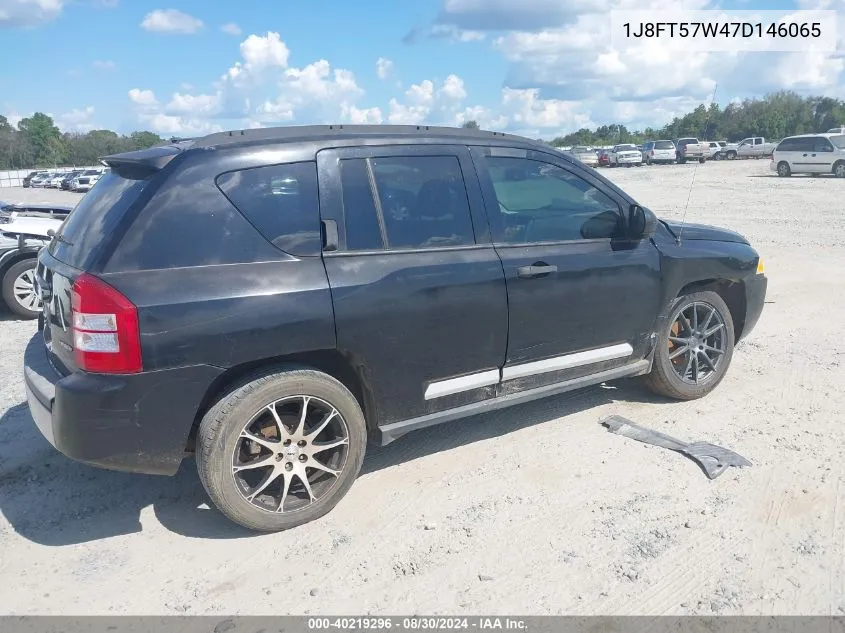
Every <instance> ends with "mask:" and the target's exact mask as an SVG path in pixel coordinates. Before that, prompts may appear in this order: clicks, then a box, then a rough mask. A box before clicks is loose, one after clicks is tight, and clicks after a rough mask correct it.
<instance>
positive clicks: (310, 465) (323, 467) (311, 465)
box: [307, 459, 340, 477]
mask: <svg viewBox="0 0 845 633" xmlns="http://www.w3.org/2000/svg"><path fill="white" fill-rule="evenodd" d="M307 466H308V468H316V469H317V470H322V471H323V472H324V473H329V474H330V475H333V476H335V477H339V476H340V471H339V470H334V469H333V468H329V467H328V466H326V465H325V464H322V463H320V462H318V461H317V460H316V459H312V460H311V461H309V462H308V464H307Z"/></svg>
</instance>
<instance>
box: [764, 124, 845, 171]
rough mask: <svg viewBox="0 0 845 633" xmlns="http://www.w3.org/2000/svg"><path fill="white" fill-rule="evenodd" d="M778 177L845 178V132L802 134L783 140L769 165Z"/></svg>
mask: <svg viewBox="0 0 845 633" xmlns="http://www.w3.org/2000/svg"><path fill="white" fill-rule="evenodd" d="M769 167H770V168H771V170H772V171H775V172H777V174H778V176H784V177H785V176H791V175H792V174H834V175H835V176H838V177H839V178H845V134H801V135H799V136H790V137H788V138H785V139H783V140H782V141H781V142H780V143H778V146H777V147H776V148H775V151H774V152H773V153H772V161H771V163H770V165H769Z"/></svg>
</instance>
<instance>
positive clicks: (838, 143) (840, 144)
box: [830, 135, 845, 149]
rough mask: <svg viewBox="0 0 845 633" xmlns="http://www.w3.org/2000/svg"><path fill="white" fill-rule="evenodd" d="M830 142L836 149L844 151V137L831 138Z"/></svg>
mask: <svg viewBox="0 0 845 633" xmlns="http://www.w3.org/2000/svg"><path fill="white" fill-rule="evenodd" d="M830 142H831V143H833V145H834V147H836V148H837V149H845V135H839V136H831V137H830Z"/></svg>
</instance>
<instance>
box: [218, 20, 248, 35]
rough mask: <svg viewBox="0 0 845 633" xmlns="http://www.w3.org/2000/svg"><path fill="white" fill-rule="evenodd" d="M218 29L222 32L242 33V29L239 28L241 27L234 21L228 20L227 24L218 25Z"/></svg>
mask: <svg viewBox="0 0 845 633" xmlns="http://www.w3.org/2000/svg"><path fill="white" fill-rule="evenodd" d="M220 30H221V31H223V32H224V33H228V34H229V35H240V34H241V33H243V30H242V29H241V27H239V26H238V25H237V24H235V23H234V22H229V23H228V24H224V25H223V26H221V27H220Z"/></svg>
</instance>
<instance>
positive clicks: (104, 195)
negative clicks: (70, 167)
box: [49, 173, 149, 270]
mask: <svg viewBox="0 0 845 633" xmlns="http://www.w3.org/2000/svg"><path fill="white" fill-rule="evenodd" d="M148 182H149V179H147V180H133V179H130V178H122V177H121V176H119V175H117V174H115V173H108V174H104V175H103V177H102V178H100V179H99V180H98V181H97V184H96V185H94V187H93V188H92V189H91V191H89V192H88V193H87V194H86V195H85V196H84V197H83V198H82V200H80V202H79V204H78V205H76V208H75V209H74V210H73V212H72V213H71V214H70V215H68V217H67V220H65V222H64V224H62V226H61V228H60V229H59V232H58V234H57V235H56V239H54V240H53V241H52V243H51V244H50V249H49V251H50V254H51V255H53V256H54V257H55V258H56V259H58V260H60V261H63V262H65V263H66V264H68V265H69V266H73V267H74V268H79V269H80V270H85V269H87V268H90V266H91V264H92V262H93V261H94V259H95V257H96V256H97V255H99V247H100V246H101V245H102V243H103V242H104V240H105V238H106V237H107V236H108V235H111V234H112V232H113V231H114V229H115V227H116V226H117V224H118V223H119V222H120V219H121V218H122V217H123V215H124V213H126V211H127V210H128V209H129V207H130V206H132V203H133V202H135V201H136V200H137V199H138V196H140V195H141V192H142V191H143V190H144V187H146V186H147V183H148Z"/></svg>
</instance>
